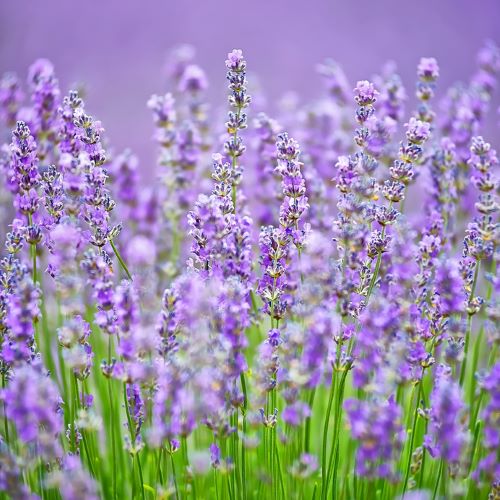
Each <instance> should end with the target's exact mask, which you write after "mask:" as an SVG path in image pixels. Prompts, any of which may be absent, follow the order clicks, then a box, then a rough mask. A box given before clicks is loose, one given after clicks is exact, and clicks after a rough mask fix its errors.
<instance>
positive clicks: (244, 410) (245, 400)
mask: <svg viewBox="0 0 500 500" xmlns="http://www.w3.org/2000/svg"><path fill="white" fill-rule="evenodd" d="M240 381H241V390H242V391H243V407H242V408H241V416H242V419H243V438H244V437H245V435H246V431H247V408H248V394H247V384H246V380H245V373H244V372H241V373H240ZM241 481H242V490H243V499H245V498H246V496H247V480H246V449H245V441H244V439H242V440H241Z"/></svg>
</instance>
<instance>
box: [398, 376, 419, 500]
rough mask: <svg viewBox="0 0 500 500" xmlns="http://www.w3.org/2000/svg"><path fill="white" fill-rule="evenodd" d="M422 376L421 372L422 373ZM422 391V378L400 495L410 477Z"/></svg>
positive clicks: (404, 490)
mask: <svg viewBox="0 0 500 500" xmlns="http://www.w3.org/2000/svg"><path fill="white" fill-rule="evenodd" d="M422 378H423V373H422ZM421 392H422V379H420V381H419V382H418V391H417V400H416V402H415V412H414V413H413V425H412V429H411V437H410V447H409V449H408V459H407V462H406V473H405V481H404V484H403V493H402V497H404V495H405V493H406V488H407V486H408V479H409V478H410V467H411V457H412V453H413V444H414V442H415V432H416V430H417V419H418V404H419V401H420V394H421Z"/></svg>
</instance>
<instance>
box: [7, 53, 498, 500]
mask: <svg viewBox="0 0 500 500" xmlns="http://www.w3.org/2000/svg"><path fill="white" fill-rule="evenodd" d="M226 70H227V80H228V84H229V86H228V93H229V97H228V101H229V109H224V110H222V112H221V113H219V112H216V113H214V116H220V115H226V116H227V118H226V119H225V120H223V122H224V123H220V124H218V123H217V121H216V120H212V119H211V117H210V114H211V113H209V109H210V108H209V106H208V103H207V102H206V99H205V90H206V89H207V87H208V80H207V77H206V75H205V72H204V71H203V69H202V68H201V67H200V66H198V64H197V63H196V61H195V52H194V50H193V49H192V48H190V47H187V46H182V47H179V48H177V49H175V50H174V51H173V53H172V54H171V57H170V60H169V63H168V65H167V88H166V89H165V90H164V91H163V93H162V94H160V95H154V96H153V97H152V98H151V99H150V100H149V101H148V107H149V109H150V110H151V112H152V114H153V122H154V128H155V132H154V142H155V143H156V145H157V147H158V149H159V155H158V162H157V163H158V171H159V172H158V173H159V182H156V183H154V185H152V186H145V185H146V184H147V182H146V181H145V180H144V179H142V178H141V175H142V172H141V162H140V160H139V157H138V156H137V155H135V154H134V152H133V151H131V150H128V149H125V150H124V151H123V152H122V153H120V154H115V153H114V151H115V150H114V149H113V148H112V147H108V140H107V138H106V136H105V131H104V128H103V126H102V124H101V123H100V121H99V120H97V119H96V118H94V115H91V114H90V112H88V111H87V107H86V105H85V103H84V101H83V99H82V97H81V96H80V95H79V94H78V92H76V91H74V90H70V91H69V92H68V93H67V94H66V95H65V96H64V97H62V96H63V95H64V94H62V92H61V89H60V88H59V83H58V80H57V78H56V75H55V70H54V67H53V65H52V64H51V63H50V62H48V61H46V60H39V61H36V62H35V64H33V65H32V66H31V68H30V69H29V74H28V82H27V87H26V89H25V88H24V86H23V85H22V84H21V81H20V80H19V79H18V78H17V77H14V76H12V75H8V76H6V77H4V78H3V79H1V80H0V131H1V132H3V129H4V128H5V129H6V130H5V137H7V138H8V139H7V143H5V144H0V181H1V182H0V184H1V186H0V208H1V210H0V212H1V214H0V226H1V228H2V231H3V232H1V234H2V235H3V238H2V243H3V248H4V251H3V255H2V256H1V257H0V378H1V388H0V492H1V493H2V494H4V496H6V497H9V498H10V497H12V498H28V499H29V498H52V497H59V496H60V497H61V498H64V499H80V498H89V499H94V498H139V497H141V498H144V499H145V498H147V497H148V495H153V496H157V497H158V498H167V497H173V496H175V497H176V498H190V497H193V498H195V497H196V498H200V497H203V498H205V497H206V498H220V499H226V498H267V497H269V494H268V492H273V493H272V495H274V497H276V498H278V497H279V498H295V497H296V498H318V499H319V498H320V497H321V499H322V500H323V499H326V498H379V499H381V500H386V499H390V498H395V497H397V498H411V497H413V496H419V495H421V494H422V495H427V496H429V495H428V493H429V492H432V494H433V496H434V497H436V498H437V497H438V496H440V497H442V498H448V497H450V498H451V497H460V498H461V497H467V498H486V497H488V495H489V496H490V497H491V498H497V497H498V491H499V484H500V483H499V472H500V470H499V465H498V448H499V446H500V442H499V439H500V435H499V431H498V427H499V422H498V414H499V391H498V387H499V382H500V381H499V368H500V364H499V362H498V352H499V351H498V349H499V344H500V337H499V335H498V324H499V320H500V300H499V293H500V279H499V277H498V258H499V255H500V253H499V230H498V229H499V226H498V211H499V201H498V189H499V185H498V173H497V171H496V170H497V167H498V159H497V154H496V152H495V149H494V146H493V144H490V143H489V142H487V141H486V139H484V138H483V136H482V135H480V134H484V137H486V133H487V130H486V129H485V130H483V129H482V125H483V123H484V122H485V119H486V113H487V111H488V107H489V104H490V103H491V101H492V99H493V98H494V97H493V96H494V94H493V93H494V88H495V85H496V77H497V74H498V72H499V70H500V57H499V52H498V48H497V47H496V46H494V44H487V45H486V46H485V48H483V49H482V50H481V51H480V53H479V57H478V69H477V71H476V73H475V74H474V75H473V77H472V79H471V81H470V83H469V85H468V86H461V87H453V88H452V89H451V90H450V91H449V92H448V93H446V92H444V93H443V94H445V97H444V99H443V100H442V103H441V106H437V105H436V106H432V107H431V100H438V99H440V97H441V95H440V94H441V93H442V92H443V91H442V89H440V88H438V87H437V86H436V83H437V79H438V77H439V74H440V69H439V67H438V65H437V62H436V60H435V59H433V58H423V59H421V61H420V63H419V64H418V67H417V90H416V97H417V100H418V104H417V107H416V110H414V111H413V112H412V113H408V112H407V110H406V108H407V105H406V101H407V93H406V90H405V87H404V85H403V81H402V78H401V77H400V76H399V74H398V72H397V68H396V65H395V64H393V63H392V64H387V65H385V66H384V67H383V68H382V69H381V71H380V72H379V74H376V75H374V76H373V79H372V80H371V81H368V80H361V81H359V82H358V83H357V84H356V85H355V87H354V89H352V86H351V84H349V81H348V79H347V77H346V75H345V74H344V72H343V71H342V69H341V67H340V66H339V65H338V64H336V63H334V62H333V61H331V60H327V61H326V62H325V63H323V64H322V65H320V66H319V67H318V71H319V73H320V75H321V77H322V78H323V80H324V83H325V86H326V92H325V95H324V96H323V97H321V98H320V99H318V100H315V101H314V102H312V103H307V102H306V103H303V102H302V101H301V100H300V99H297V98H295V97H293V96H292V95H288V96H287V97H286V98H285V99H283V100H282V101H280V102H279V105H278V106H277V107H276V108H275V111H274V112H275V113H276V114H275V115H273V116H271V115H270V114H266V113H264V111H263V109H264V107H265V106H264V104H265V102H266V99H265V95H264V92H263V90H261V89H260V88H258V87H257V86H252V85H253V82H252V81H251V78H250V77H248V80H247V62H246V60H245V58H244V57H243V53H242V51H241V50H233V51H231V52H230V53H229V54H228V56H227V60H226ZM248 88H251V89H252V94H253V96H254V99H253V102H254V105H252V107H250V106H249V105H250V101H251V99H250V96H249V94H248ZM226 107H227V105H226ZM248 123H252V124H253V125H254V126H253V127H250V128H248V129H247V124H248ZM221 130H222V132H223V133H222V134H221V133H220V132H221ZM285 130H286V132H285ZM400 134H402V137H398V135H400ZM9 137H10V139H9ZM292 137H294V138H296V139H297V140H296V139H294V138H292ZM299 143H300V146H299ZM243 155H244V156H243ZM243 157H244V163H245V168H244V169H243V166H242V158H243ZM332 177H333V179H332ZM417 179H418V182H417ZM117 218H119V219H120V220H121V223H118V222H117ZM332 221H333V223H332ZM122 229H123V230H122ZM210 469H211V470H210ZM209 472H210V474H209Z"/></svg>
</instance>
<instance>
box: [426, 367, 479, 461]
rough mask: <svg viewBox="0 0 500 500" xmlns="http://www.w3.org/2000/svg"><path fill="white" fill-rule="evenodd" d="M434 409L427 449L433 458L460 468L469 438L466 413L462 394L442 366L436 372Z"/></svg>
mask: <svg viewBox="0 0 500 500" xmlns="http://www.w3.org/2000/svg"><path fill="white" fill-rule="evenodd" d="M430 406H431V407H430V410H429V426H428V432H427V434H426V435H425V438H424V446H425V447H426V449H427V450H429V453H430V454H431V456H432V457H434V458H442V459H444V460H446V461H448V462H449V464H450V465H451V466H458V465H459V463H460V460H461V457H462V452H463V451H464V449H465V446H466V445H467V442H468V438H469V436H468V434H467V431H466V429H465V427H464V425H463V423H462V422H463V419H462V415H463V413H464V411H465V405H464V403H463V399H462V392H461V390H460V387H459V385H458V383H457V382H455V380H453V379H452V377H451V373H450V369H449V367H447V366H444V365H439V366H438V367H437V368H436V373H435V376H434V388H433V390H432V393H431V396H430Z"/></svg>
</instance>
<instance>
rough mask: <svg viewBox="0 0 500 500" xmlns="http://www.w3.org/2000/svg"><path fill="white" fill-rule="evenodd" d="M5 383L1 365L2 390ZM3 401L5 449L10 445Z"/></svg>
mask: <svg viewBox="0 0 500 500" xmlns="http://www.w3.org/2000/svg"><path fill="white" fill-rule="evenodd" d="M5 387H6V383H5V367H4V366H3V363H2V389H5ZM5 408H6V406H5V401H4V402H3V425H4V432H5V436H4V437H5V443H6V444H7V447H9V445H10V438H9V422H8V421H7V415H6V410H5Z"/></svg>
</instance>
